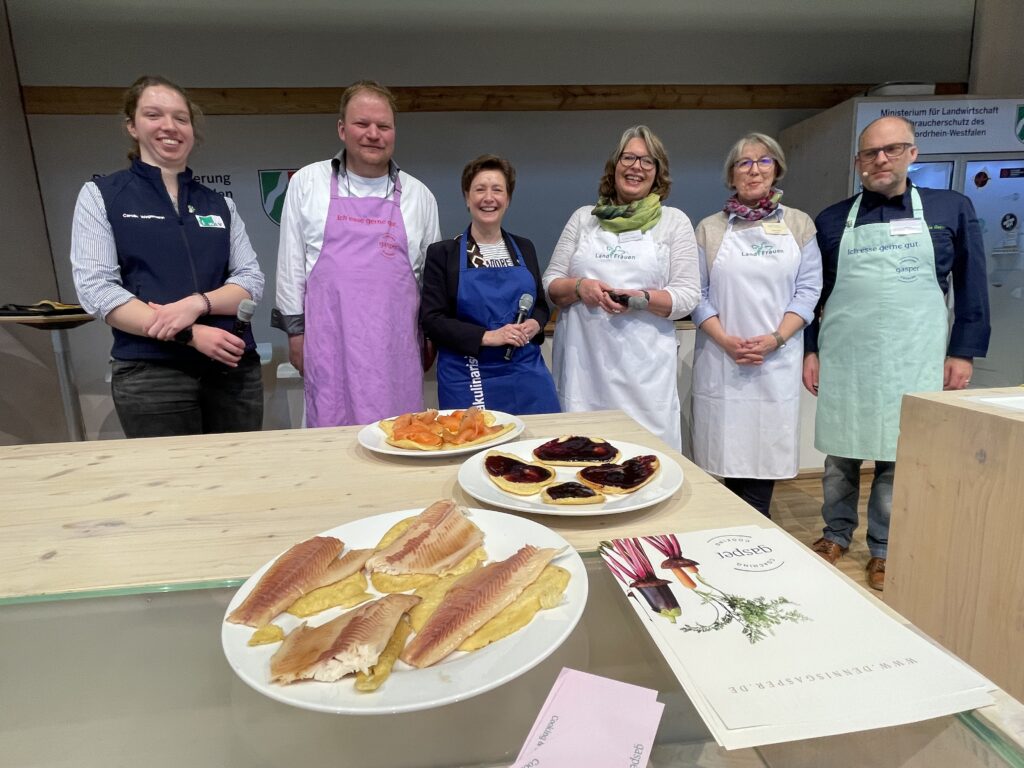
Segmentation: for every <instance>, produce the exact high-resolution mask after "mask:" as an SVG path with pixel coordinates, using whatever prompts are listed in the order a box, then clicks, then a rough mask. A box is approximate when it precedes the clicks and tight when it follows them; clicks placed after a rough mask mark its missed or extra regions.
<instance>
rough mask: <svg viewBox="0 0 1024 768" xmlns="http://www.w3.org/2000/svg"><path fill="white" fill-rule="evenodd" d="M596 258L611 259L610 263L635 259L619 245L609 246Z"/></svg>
mask: <svg viewBox="0 0 1024 768" xmlns="http://www.w3.org/2000/svg"><path fill="white" fill-rule="evenodd" d="M597 258H599V259H611V260H612V261H634V260H635V259H636V257H635V256H631V255H630V254H629V252H628V251H627V250H626V249H625V248H623V247H622V246H621V245H609V246H608V248H607V250H606V251H605V252H604V253H599V254H597Z"/></svg>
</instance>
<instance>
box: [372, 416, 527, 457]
mask: <svg viewBox="0 0 1024 768" xmlns="http://www.w3.org/2000/svg"><path fill="white" fill-rule="evenodd" d="M452 410H453V409H448V410H441V411H438V413H441V414H449V413H451V412H452ZM491 413H493V414H494V423H495V424H508V423H509V422H510V421H511V422H512V423H513V424H515V426H514V427H512V429H510V430H509V431H508V432H505V433H503V434H500V435H498V436H497V437H496V438H494V439H493V440H490V441H488V442H486V443H477V444H476V445H466V446H463V447H462V448H445V449H435V450H430V451H420V450H417V449H415V448H399V447H398V446H396V445H390V444H389V443H388V442H387V434H386V433H385V432H384V430H383V429H381V428H380V427H379V426H377V423H376V422H374V423H373V424H367V425H366V426H365V427H363V428H362V429H361V430H359V434H358V435H356V438H357V439H358V440H359V444H360V445H361V446H363V448H366V449H367V450H368V451H373V452H374V453H385V454H388V455H389V456H409V457H411V458H429V459H436V458H437V457H439V456H461V455H463V454H467V453H473V452H475V451H479V450H481V449H482V448H493V447H494V446H496V445H501V444H502V443H507V442H508V441H509V440H515V439H516V438H517V437H519V435H521V434H522V433H523V430H524V429H526V423H525V422H524V421H523V420H522V419H520V418H519V417H518V416H513V415H512V414H511V413H505V412H504V411H491ZM392 418H393V417H392Z"/></svg>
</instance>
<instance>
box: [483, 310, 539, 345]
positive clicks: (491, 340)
mask: <svg viewBox="0 0 1024 768" xmlns="http://www.w3.org/2000/svg"><path fill="white" fill-rule="evenodd" d="M538 333H540V323H538V322H537V321H536V320H534V319H533V318H532V317H531V318H528V319H527V320H524V321H523V322H521V323H509V324H508V325H503V326H501V328H495V329H494V330H493V331H484V336H483V339H481V341H480V345H481V346H484V347H507V346H510V345H511V346H513V347H523V346H526V344H528V343H529V341H530V339H532V338H533V337H534V336H536V335H537V334H538Z"/></svg>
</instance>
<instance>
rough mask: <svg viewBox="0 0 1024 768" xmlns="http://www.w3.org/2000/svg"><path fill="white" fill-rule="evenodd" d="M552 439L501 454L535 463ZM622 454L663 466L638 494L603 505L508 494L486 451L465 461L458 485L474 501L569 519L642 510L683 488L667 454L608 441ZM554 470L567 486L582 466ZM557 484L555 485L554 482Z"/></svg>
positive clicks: (676, 467)
mask: <svg viewBox="0 0 1024 768" xmlns="http://www.w3.org/2000/svg"><path fill="white" fill-rule="evenodd" d="M552 439H553V438H550V437H544V438H541V439H540V440H520V441H519V442H517V443H509V444H508V445H503V446H501V452H502V453H511V454H512V455H513V456H518V457H519V458H521V459H523V460H524V461H536V459H535V458H534V457H533V449H534V448H536V447H537V446H538V445H543V444H544V443H546V442H548V440H552ZM609 442H611V443H612V445H614V446H615V447H616V448H618V449H619V451H620V452H621V453H622V458H620V459H619V463H621V462H623V461H625V460H626V459H631V458H633V457H634V456H645V455H650V454H653V455H654V456H657V457H658V461H659V462H660V464H661V471H659V472H658V474H657V476H656V477H655V478H654V479H653V480H651V482H649V483H648V484H647V485H645V486H644V487H643V488H641V489H640V490H639V491H634V492H633V493H626V494H621V495H613V494H608V493H606V494H605V501H604V502H603V503H601V504H545V503H544V502H543V501H541V498H540V494H539V493H535V494H533V495H532V496H516V495H515V494H513V493H506V492H505V491H503V490H501V489H500V488H499V487H498V486H496V485H495V484H494V483H493V482H491V479H490V478H489V477H487V471H486V470H485V469H484V459H485V458H486V457H487V452H486V451H481V452H480V453H478V454H477V455H475V456H470V457H469V458H468V459H466V460H465V461H464V462H463V463H462V466H461V467H459V485H461V486H462V488H463V489H464V490H465V491H466V493H468V494H469V495H470V496H472V497H473V498H475V499H479V500H480V501H483V502H486V503H487V504H493V505H494V506H496V507H502V508H504V509H514V510H515V511H517V512H530V513H533V514H541V515H563V516H567V517H585V516H587V515H615V514H618V513H620V512H632V511H633V510H636V509H643V508H644V507H649V506H651V505H652V504H657V503H658V502H659V501H664V500H665V499H667V498H670V497H671V496H672V494H673V493H675V492H676V491H678V490H679V489H680V487H682V485H683V468H682V467H680V466H679V465H678V464H677V463H676V462H675V461H674V460H672V459H670V458H669V457H668V456H666V455H665V454H663V453H661V452H659V451H655V450H652V449H651V448H648V447H646V446H643V445H637V444H636V443H624V442H622V441H620V440H611V441H609ZM551 469H553V470H555V483H564V482H568V481H570V480H576V473H577V472H578V471H579V470H580V469H581V468H580V467H551ZM552 485H554V483H552Z"/></svg>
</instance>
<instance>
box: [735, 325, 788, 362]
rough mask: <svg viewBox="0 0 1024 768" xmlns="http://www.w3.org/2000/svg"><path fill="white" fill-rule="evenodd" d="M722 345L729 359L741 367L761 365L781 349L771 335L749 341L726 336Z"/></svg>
mask: <svg viewBox="0 0 1024 768" xmlns="http://www.w3.org/2000/svg"><path fill="white" fill-rule="evenodd" d="M721 344H722V348H723V349H724V350H725V351H726V353H728V355H729V357H731V358H732V359H733V360H735V361H736V362H737V363H738V364H739V365H761V364H762V363H763V362H764V359H765V357H766V356H768V355H769V354H771V353H772V352H774V351H775V350H777V349H778V348H779V343H778V341H777V340H776V339H775V337H774V336H772V335H771V334H770V333H766V334H761V335H760V336H751V337H750V338H749V339H741V338H740V337H739V336H726V337H725V338H724V339H723V340H722V343H721Z"/></svg>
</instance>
